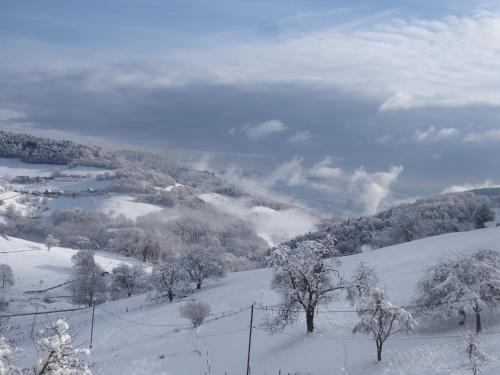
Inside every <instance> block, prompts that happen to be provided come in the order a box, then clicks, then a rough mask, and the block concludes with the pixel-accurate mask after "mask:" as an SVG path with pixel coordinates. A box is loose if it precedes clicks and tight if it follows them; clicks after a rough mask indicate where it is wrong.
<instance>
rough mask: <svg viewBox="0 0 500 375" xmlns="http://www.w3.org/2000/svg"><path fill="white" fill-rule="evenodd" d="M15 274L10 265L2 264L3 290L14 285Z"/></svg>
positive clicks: (0, 273)
mask: <svg viewBox="0 0 500 375" xmlns="http://www.w3.org/2000/svg"><path fill="white" fill-rule="evenodd" d="M14 283H15V280H14V272H13V271H12V268H11V267H10V266H9V265H8V264H0V286H1V287H2V289H5V288H8V287H10V286H12V285H14Z"/></svg>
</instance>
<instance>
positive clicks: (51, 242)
mask: <svg viewBox="0 0 500 375" xmlns="http://www.w3.org/2000/svg"><path fill="white" fill-rule="evenodd" d="M59 243H60V241H59V240H58V239H57V238H55V237H54V236H53V235H51V234H49V235H48V236H47V238H46V239H45V246H47V250H48V251H50V249H51V248H53V247H55V246H59Z"/></svg>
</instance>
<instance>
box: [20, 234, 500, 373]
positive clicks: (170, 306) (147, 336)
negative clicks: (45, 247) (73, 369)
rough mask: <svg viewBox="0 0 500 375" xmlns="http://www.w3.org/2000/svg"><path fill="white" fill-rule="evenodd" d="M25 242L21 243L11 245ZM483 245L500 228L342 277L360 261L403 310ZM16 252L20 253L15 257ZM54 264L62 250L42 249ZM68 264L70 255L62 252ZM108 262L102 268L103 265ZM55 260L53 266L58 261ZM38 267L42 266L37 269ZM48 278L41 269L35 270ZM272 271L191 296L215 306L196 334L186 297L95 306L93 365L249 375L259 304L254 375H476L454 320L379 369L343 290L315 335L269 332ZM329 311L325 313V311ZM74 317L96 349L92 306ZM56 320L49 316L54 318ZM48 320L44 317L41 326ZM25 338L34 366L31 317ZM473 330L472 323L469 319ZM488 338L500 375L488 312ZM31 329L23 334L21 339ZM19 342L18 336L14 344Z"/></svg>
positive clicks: (391, 352)
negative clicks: (444, 262) (431, 277)
mask: <svg viewBox="0 0 500 375" xmlns="http://www.w3.org/2000/svg"><path fill="white" fill-rule="evenodd" d="M11 243H12V244H14V243H19V245H22V246H24V245H25V244H24V243H22V242H18V241H17V240H13V242H11ZM477 249H496V250H500V228H496V227H495V228H487V229H481V230H475V231H471V232H464V233H453V234H446V235H441V236H437V237H432V238H426V239H423V240H418V241H413V242H409V243H406V244H402V245H397V246H391V247H387V248H383V249H379V250H374V251H371V252H367V253H364V254H358V255H353V256H347V257H344V258H342V267H341V269H342V272H343V273H344V274H345V275H346V276H348V275H349V274H350V273H351V272H352V270H353V269H354V268H355V267H356V265H357V264H358V263H359V262H360V261H364V262H367V263H368V264H370V265H373V266H375V267H376V270H377V273H378V274H379V276H380V278H381V281H382V284H383V286H384V288H385V290H386V292H387V293H388V295H389V297H390V299H391V301H392V302H393V303H394V304H396V305H403V304H411V303H412V299H413V298H414V296H415V291H414V288H415V284H416V283H417V281H418V280H419V279H420V278H421V276H422V274H423V271H424V270H425V269H426V268H427V267H428V266H429V265H431V264H432V263H435V262H437V261H438V260H440V259H441V258H442V257H444V256H447V255H453V254H455V253H464V254H466V253H470V252H473V251H475V250H477ZM14 254H15V255H14ZM40 254H41V255H40V256H45V257H47V259H52V257H56V254H57V252H52V251H51V252H50V253H49V252H43V253H40ZM30 256H31V255H30V253H28V252H26V253H13V255H11V257H12V258H14V257H17V261H15V263H14V260H12V262H13V263H12V267H13V269H14V272H15V274H16V275H19V277H20V278H23V277H29V275H31V273H32V272H33V271H32V268H31V267H28V266H26V267H22V266H21V265H22V264H23V263H24V262H26V263H27V264H29V260H28V259H29V258H30ZM63 258H66V255H64V256H63ZM107 261H108V259H106V258H102V259H101V260H100V261H99V262H103V263H102V264H105V262H107ZM50 262H51V261H49V263H50ZM35 268H36V267H35ZM36 272H40V271H36ZM271 275H272V271H271V270H269V269H260V270H254V271H246V272H238V273H230V274H228V275H227V276H226V277H225V278H222V279H220V280H216V281H212V282H210V283H208V284H207V285H206V286H205V287H204V288H203V289H202V290H201V291H198V292H196V293H194V294H193V295H191V296H190V297H189V298H188V299H196V300H199V301H202V302H206V303H208V304H210V306H211V309H212V314H213V315H211V317H209V321H208V322H207V323H205V324H203V325H202V326H201V327H200V328H198V329H197V330H196V331H193V329H192V328H191V327H190V325H189V322H188V321H187V320H186V319H183V318H181V317H180V315H179V311H178V310H179V306H181V305H182V304H183V302H184V301H183V300H177V301H175V302H173V303H166V302H163V303H159V304H155V303H153V302H152V301H151V300H149V298H148V295H139V296H135V297H131V298H128V299H122V300H118V301H114V302H107V303H104V304H102V305H99V306H97V308H96V322H95V330H94V338H93V339H94V346H93V348H92V351H91V355H90V362H91V364H92V367H93V370H94V372H95V373H96V374H111V375H112V374H123V373H126V374H193V375H194V374H205V373H211V374H221V375H222V374H241V373H244V371H245V366H246V355H247V345H248V329H249V320H250V311H249V309H248V307H249V306H250V305H251V304H252V303H253V304H255V306H256V309H255V317H254V327H255V329H254V330H253V338H252V353H251V369H252V373H253V374H278V373H279V370H280V369H281V373H282V374H287V373H290V374H299V373H300V374H318V375H319V374H325V375H326V374H332V373H339V374H340V373H342V371H343V373H346V374H353V375H358V374H359V375H361V374H415V375H417V374H419V375H420V374H468V373H469V371H470V370H469V369H468V368H467V367H466V363H467V361H466V356H465V354H464V345H465V344H464V337H462V336H465V335H466V333H467V328H466V327H458V325H457V324H456V322H448V323H444V322H438V321H421V322H420V323H419V326H418V327H417V329H416V330H415V331H414V332H413V333H411V334H410V335H409V336H406V335H398V336H394V337H393V338H390V339H389V341H388V342H387V343H386V348H385V350H384V360H383V362H382V363H380V364H376V360H375V359H376V358H375V344H374V342H373V341H372V339H371V338H369V337H365V336H358V335H356V336H353V335H352V333H351V329H352V327H353V326H354V324H355V322H356V321H357V315H356V314H355V313H353V312H333V311H335V310H352V307H351V306H350V305H349V304H348V303H347V302H346V301H345V299H344V297H343V296H342V295H341V294H339V295H338V298H337V299H335V301H334V302H333V303H331V304H330V305H329V306H321V307H320V308H319V313H318V315H317V322H316V331H315V332H314V333H313V334H306V333H305V323H304V321H303V319H301V320H300V321H299V322H297V323H296V324H294V325H293V326H291V327H288V328H287V329H286V330H285V331H284V332H283V333H279V334H276V335H270V334H268V333H267V332H266V331H264V330H263V323H264V322H265V321H266V318H267V317H268V316H270V315H269V314H273V313H271V312H270V311H266V310H265V306H268V307H270V306H273V305H275V304H276V303H277V302H278V296H277V295H276V294H275V293H274V292H273V291H272V290H271V289H270V280H271ZM322 311H324V312H322ZM59 315H60V316H61V317H67V319H68V322H69V324H70V326H73V332H74V333H75V334H76V335H77V337H78V338H77V340H78V342H80V343H85V344H88V342H89V334H90V320H91V311H90V309H87V310H82V311H77V312H71V313H61V314H59ZM56 316H57V314H55V315H50V319H55V317H56ZM46 319H47V317H45V316H43V315H40V316H39V317H38V320H37V323H38V324H40V325H41V324H43V321H44V320H46ZM12 323H13V325H14V326H16V327H17V328H16V332H17V335H16V336H15V337H17V338H18V341H16V342H15V343H16V344H17V345H19V346H22V347H23V348H24V349H25V354H24V355H23V357H24V360H25V361H26V363H28V362H29V361H30V359H31V357H32V355H33V353H32V348H33V346H32V343H31V340H30V339H29V334H28V333H29V331H30V329H31V323H32V317H16V318H12ZM471 324H472V323H471ZM484 330H485V333H484V334H483V335H481V336H480V340H481V345H482V347H483V349H484V350H485V351H486V352H487V353H488V354H489V355H490V356H491V361H490V365H489V367H488V369H487V372H486V374H497V373H498V371H499V370H500V364H499V363H498V362H497V361H496V360H495V355H496V353H497V351H498V348H499V347H500V335H497V334H496V333H495V332H497V331H500V320H499V319H498V318H497V317H496V315H495V314H489V313H486V314H485V316H484ZM22 332H24V334H23V333H22ZM15 337H14V338H15Z"/></svg>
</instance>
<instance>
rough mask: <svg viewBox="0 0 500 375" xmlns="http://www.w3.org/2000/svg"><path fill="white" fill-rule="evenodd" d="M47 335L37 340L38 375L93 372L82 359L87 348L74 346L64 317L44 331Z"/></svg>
mask: <svg viewBox="0 0 500 375" xmlns="http://www.w3.org/2000/svg"><path fill="white" fill-rule="evenodd" d="M42 334H44V335H45V337H43V338H42V339H40V340H39V341H38V342H37V350H38V360H37V363H36V366H35V369H34V372H35V374H36V375H90V374H91V373H92V372H91V371H90V369H89V367H88V366H87V364H86V362H85V361H84V360H83V359H82V357H83V356H85V355H88V354H89V351H88V350H87V349H79V348H75V347H74V346H73V338H72V337H71V335H70V334H69V326H68V323H66V321H64V320H63V319H58V320H57V321H56V322H55V323H54V324H51V325H50V326H49V327H47V328H46V329H44V330H43V331H42Z"/></svg>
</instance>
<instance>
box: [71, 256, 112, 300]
mask: <svg viewBox="0 0 500 375" xmlns="http://www.w3.org/2000/svg"><path fill="white" fill-rule="evenodd" d="M71 261H72V262H73V276H72V282H71V283H70V289H71V291H72V294H73V303H76V304H81V305H87V306H92V304H93V303H94V302H95V303H102V302H104V301H105V300H106V292H107V285H106V280H105V278H104V276H103V275H104V271H103V269H102V268H101V267H100V266H99V265H98V264H97V263H96V262H95V259H94V253H93V252H92V251H89V250H80V251H79V252H77V253H76V254H75V255H73V256H72V257H71Z"/></svg>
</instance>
